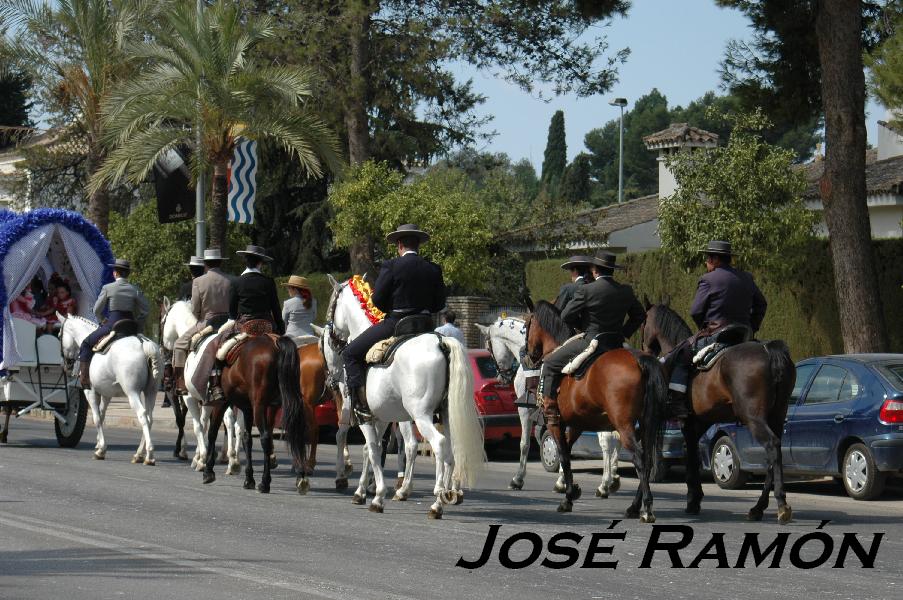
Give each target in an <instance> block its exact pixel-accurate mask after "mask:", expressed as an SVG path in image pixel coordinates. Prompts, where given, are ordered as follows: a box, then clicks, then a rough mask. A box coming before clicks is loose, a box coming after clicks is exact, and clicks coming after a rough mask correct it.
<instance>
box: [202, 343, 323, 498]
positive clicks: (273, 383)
mask: <svg viewBox="0 0 903 600" xmlns="http://www.w3.org/2000/svg"><path fill="white" fill-rule="evenodd" d="M300 378H301V370H300V367H299V363H298V348H297V347H296V346H295V342H293V341H292V340H291V338H288V337H285V336H282V337H279V338H277V339H276V340H275V341H274V340H273V339H272V338H270V337H269V336H258V337H252V338H250V339H248V340H247V341H245V342H244V343H243V344H242V346H241V348H240V349H239V355H238V358H237V359H236V360H235V362H234V363H233V364H232V365H230V366H227V367H225V368H224V369H223V374H222V386H223V392H224V393H225V397H226V399H225V401H224V402H220V403H218V404H216V405H214V407H213V411H212V413H211V415H210V427H209V429H208V430H207V444H208V446H207V447H208V448H215V447H216V435H217V433H218V432H219V428H220V426H221V425H222V423H223V416H224V415H225V413H226V408H228V407H229V406H232V407H233V409H234V410H240V411H241V412H242V414H243V415H244V417H245V424H246V428H245V431H244V433H243V434H242V437H243V438H244V439H243V440H242V442H243V443H244V447H245V452H246V454H247V456H246V458H247V464H246V465H245V482H244V488H245V489H247V490H250V489H253V488H254V469H253V466H252V462H251V439H252V438H251V427H253V426H255V425H256V426H257V431H258V432H259V433H260V445H261V446H262V448H263V452H264V456H265V457H269V456H272V455H273V427H274V425H275V421H276V413H277V411H278V409H279V407H280V406H282V428H283V430H284V432H285V439H286V441H287V442H288V446H289V450H290V451H291V454H292V460H293V461H294V464H297V465H303V464H305V463H306V447H305V445H306V444H307V435H308V434H307V418H306V414H305V412H306V411H305V410H304V405H303V403H302V401H301V388H300V385H299V384H300ZM215 462H216V453H215V452H212V451H211V452H208V453H207V464H206V465H205V468H204V483H211V482H213V481H215V480H216V475H214V473H213V465H214V463H215ZM270 462H271V461H269V460H266V459H265V460H264V461H263V478H262V479H261V481H260V485H258V486H257V490H258V491H259V492H261V493H264V494H266V493H269V491H270V481H271V476H270V468H271V464H270Z"/></svg>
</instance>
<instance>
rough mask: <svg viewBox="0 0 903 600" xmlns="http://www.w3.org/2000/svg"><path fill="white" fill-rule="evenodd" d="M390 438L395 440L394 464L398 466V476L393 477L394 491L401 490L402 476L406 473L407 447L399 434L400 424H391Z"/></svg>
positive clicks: (402, 436)
mask: <svg viewBox="0 0 903 600" xmlns="http://www.w3.org/2000/svg"><path fill="white" fill-rule="evenodd" d="M392 436H393V437H394V438H395V462H396V463H397V465H398V474H397V476H396V477H395V490H396V491H397V490H399V489H401V486H403V485H404V476H405V473H407V467H406V465H407V463H408V460H407V457H408V453H407V445H406V444H405V441H404V435H402V433H401V424H400V423H393V424H392Z"/></svg>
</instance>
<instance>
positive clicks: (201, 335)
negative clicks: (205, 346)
mask: <svg viewBox="0 0 903 600" xmlns="http://www.w3.org/2000/svg"><path fill="white" fill-rule="evenodd" d="M212 334H213V325H207V326H206V327H204V328H203V329H201V330H200V331H198V332H197V333H196V334H194V335H193V336H191V341H190V342H189V343H188V351H189V352H197V351H198V347H199V346H200V345H201V344H202V343H203V342H204V340H205V339H207V336H208V335H212Z"/></svg>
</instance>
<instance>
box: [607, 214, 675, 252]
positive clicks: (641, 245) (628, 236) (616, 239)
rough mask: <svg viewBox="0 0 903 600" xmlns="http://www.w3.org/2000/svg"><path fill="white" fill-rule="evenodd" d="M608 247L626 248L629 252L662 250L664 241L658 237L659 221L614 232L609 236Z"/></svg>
mask: <svg viewBox="0 0 903 600" xmlns="http://www.w3.org/2000/svg"><path fill="white" fill-rule="evenodd" d="M608 246H610V247H613V248H625V249H626V250H627V252H642V251H644V250H652V249H654V248H661V247H662V240H661V238H660V237H659V236H658V219H655V220H653V221H647V222H646V223H640V224H639V225H634V226H633V227H628V228H627V229H622V230H621V231H615V232H612V233H611V234H610V235H609V236H608Z"/></svg>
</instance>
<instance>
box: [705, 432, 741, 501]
mask: <svg viewBox="0 0 903 600" xmlns="http://www.w3.org/2000/svg"><path fill="white" fill-rule="evenodd" d="M712 477H713V478H714V479H715V483H717V484H718V487H720V488H721V489H725V490H738V489H740V488H742V487H743V486H744V485H746V480H747V478H748V475H747V473H746V472H745V471H741V470H740V455H739V454H738V453H737V447H736V446H734V443H733V442H732V441H731V440H730V438H729V437H727V436H723V437H720V438H718V441H717V442H715V447H714V448H712Z"/></svg>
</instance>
